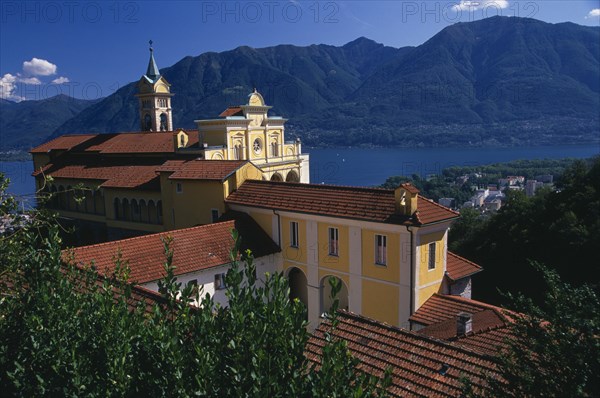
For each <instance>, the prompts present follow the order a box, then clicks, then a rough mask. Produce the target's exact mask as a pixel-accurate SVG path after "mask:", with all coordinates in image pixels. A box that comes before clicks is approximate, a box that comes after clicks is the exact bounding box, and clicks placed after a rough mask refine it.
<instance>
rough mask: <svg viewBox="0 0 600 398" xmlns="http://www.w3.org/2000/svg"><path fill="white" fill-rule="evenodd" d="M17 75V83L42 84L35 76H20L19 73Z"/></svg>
mask: <svg viewBox="0 0 600 398" xmlns="http://www.w3.org/2000/svg"><path fill="white" fill-rule="evenodd" d="M17 76H18V79H17V82H19V83H23V84H31V85H35V86H37V85H40V84H42V82H41V81H40V79H38V78H37V77H21V75H19V74H17Z"/></svg>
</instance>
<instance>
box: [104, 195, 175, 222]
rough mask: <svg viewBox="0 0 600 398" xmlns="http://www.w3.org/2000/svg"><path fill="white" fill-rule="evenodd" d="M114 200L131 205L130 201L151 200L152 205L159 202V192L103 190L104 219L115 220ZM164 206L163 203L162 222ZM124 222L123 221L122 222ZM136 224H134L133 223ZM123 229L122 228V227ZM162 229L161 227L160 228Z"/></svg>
mask: <svg viewBox="0 0 600 398" xmlns="http://www.w3.org/2000/svg"><path fill="white" fill-rule="evenodd" d="M115 198H119V199H120V200H123V199H127V200H129V202H130V203H131V199H136V200H137V201H139V200H141V199H144V200H145V201H146V203H148V201H149V200H153V201H154V204H155V205H156V203H157V202H158V201H159V200H161V199H162V198H161V195H160V192H149V191H136V190H133V189H116V188H104V205H105V209H106V218H107V219H111V220H114V219H115V206H114V200H115ZM164 206H165V204H164V201H163V220H164V215H165V214H164V209H165V207H164ZM124 222H125V221H124ZM133 224H136V223H133ZM123 228H124V227H123ZM161 228H162V226H161Z"/></svg>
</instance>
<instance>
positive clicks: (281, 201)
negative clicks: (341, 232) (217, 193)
mask: <svg viewBox="0 0 600 398" xmlns="http://www.w3.org/2000/svg"><path fill="white" fill-rule="evenodd" d="M226 202H227V203H229V204H238V205H245V206H252V207H261V208H268V209H276V210H287V211H294V212H300V213H310V214H322V215H327V216H333V217H341V218H351V219H360V220H368V221H375V222H383V223H390V224H405V225H414V224H429V223H434V222H439V221H445V220H451V219H454V218H456V217H458V213H456V212H454V211H452V210H450V209H448V208H446V207H444V206H441V205H438V204H436V203H434V202H432V201H430V200H428V199H425V198H423V197H421V196H419V197H418V201H417V207H418V209H419V218H418V220H420V221H421V222H420V223H418V222H417V220H416V218H415V217H412V218H410V217H407V216H402V215H398V214H396V213H395V209H396V205H395V197H394V191H393V190H389V189H380V188H362V187H345V186H336V185H322V184H301V183H291V182H274V181H254V180H247V181H246V182H244V183H243V184H242V185H241V187H240V188H238V190H237V191H236V192H233V193H232V194H231V195H229V196H228V197H227V199H226Z"/></svg>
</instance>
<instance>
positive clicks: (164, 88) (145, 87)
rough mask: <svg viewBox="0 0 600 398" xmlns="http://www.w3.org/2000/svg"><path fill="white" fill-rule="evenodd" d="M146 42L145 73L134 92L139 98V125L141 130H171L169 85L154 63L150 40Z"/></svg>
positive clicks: (171, 117)
mask: <svg viewBox="0 0 600 398" xmlns="http://www.w3.org/2000/svg"><path fill="white" fill-rule="evenodd" d="M148 43H149V44H150V60H149V61H148V68H147V69H146V74H145V75H143V76H142V78H141V79H140V81H139V83H138V94H136V97H138V99H139V108H140V127H141V130H142V131H172V130H173V116H172V109H171V97H172V96H173V94H171V85H170V84H169V83H168V82H167V80H166V79H165V78H164V77H163V76H162V75H161V74H160V71H159V69H158V66H157V65H156V60H155V59H154V48H153V47H152V44H153V42H152V40H150V41H149V42H148Z"/></svg>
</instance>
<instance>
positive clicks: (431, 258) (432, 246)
mask: <svg viewBox="0 0 600 398" xmlns="http://www.w3.org/2000/svg"><path fill="white" fill-rule="evenodd" d="M428 268H429V269H435V242H433V243H430V244H429V264H428Z"/></svg>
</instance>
